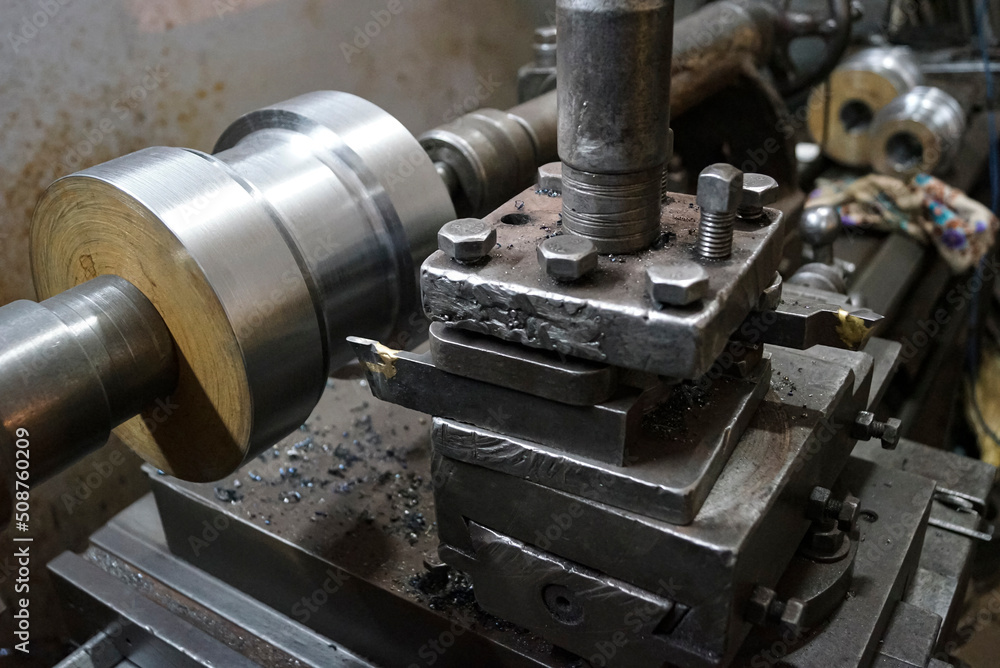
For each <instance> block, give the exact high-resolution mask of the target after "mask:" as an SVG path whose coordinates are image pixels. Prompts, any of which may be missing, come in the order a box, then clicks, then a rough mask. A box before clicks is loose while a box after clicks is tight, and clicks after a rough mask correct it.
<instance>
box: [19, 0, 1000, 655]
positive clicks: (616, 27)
mask: <svg viewBox="0 0 1000 668" xmlns="http://www.w3.org/2000/svg"><path fill="white" fill-rule="evenodd" d="M850 4H851V3H849V2H835V1H831V2H830V3H829V5H830V14H829V16H819V17H816V16H806V15H799V14H791V13H788V12H781V11H779V10H777V9H775V8H774V7H773V6H772V5H770V4H769V3H760V2H729V1H723V2H717V3H713V4H711V5H709V6H708V7H706V8H705V9H703V10H701V11H700V12H698V13H696V14H694V15H692V16H691V17H688V18H686V19H685V20H684V21H682V22H680V23H678V24H677V25H676V26H675V25H674V16H673V12H674V6H673V5H674V3H673V0H558V2H557V12H556V14H557V26H556V29H555V30H548V31H541V32H540V33H539V37H538V43H537V46H536V48H537V50H538V53H539V58H538V61H537V62H536V63H533V64H532V65H531V66H529V67H528V68H526V69H525V70H524V71H522V80H521V84H522V93H523V94H524V98H525V101H524V102H523V103H522V104H520V105H519V106H517V107H515V108H513V109H510V110H508V111H499V110H495V109H482V110H479V111H476V112H473V113H471V114H469V115H467V116H465V117H462V118H460V119H459V120H457V121H455V122H454V123H451V124H449V125H446V126H442V127H441V128H438V129H436V130H432V131H430V132H428V133H426V134H425V135H423V136H421V137H420V138H419V139H417V138H414V137H413V136H412V135H411V134H410V133H409V132H408V131H407V130H406V129H405V128H404V127H403V126H402V125H401V124H400V123H398V122H397V121H396V120H395V119H393V118H392V117H391V116H390V115H389V114H387V113H386V112H384V111H382V110H380V109H379V108H377V107H375V106H374V105H372V104H370V103H368V102H366V101H365V100H363V99H360V98H358V97H355V96H353V95H349V94H345V93H334V92H315V93H309V94H306V95H302V96H299V97H296V98H293V99H291V100H288V101H286V102H283V103H279V104H276V105H274V106H272V107H268V108H265V109H261V110H259V111H255V112H253V113H250V114H247V115H246V116H244V117H243V118H241V119H239V120H238V121H236V122H235V123H234V124H233V125H231V126H230V127H229V129H228V130H226V131H225V133H224V134H223V135H222V137H221V138H220V139H219V141H218V143H217V145H216V147H215V150H214V151H213V153H211V154H207V153H202V152H198V151H194V150H187V149H182V148H149V149H145V150H141V151H138V152H136V153H132V154H130V155H126V156H124V157H121V158H118V159H115V160H112V161H110V162H107V163H105V164H101V165H97V166H95V167H91V168H89V169H85V170H84V171H82V172H79V173H76V174H73V175H71V176H68V177H65V178H62V179H60V180H58V181H56V182H55V183H54V184H52V186H51V187H50V188H49V189H48V190H47V192H46V193H45V195H44V197H43V198H42V200H41V202H40V203H39V204H38V207H37V209H36V211H35V214H34V219H33V224H32V229H31V254H32V258H31V262H32V270H33V274H34V279H35V283H36V286H37V290H38V294H39V298H40V301H39V302H38V303H34V302H15V303H13V304H10V305H8V306H5V307H3V308H2V309H0V418H2V423H3V429H2V430H0V439H2V441H0V446H2V447H0V457H2V463H0V471H2V472H3V476H4V486H3V490H2V491H3V496H2V497H0V498H2V499H3V504H4V507H3V508H2V509H0V510H2V515H3V517H4V519H5V520H7V519H8V518H10V517H14V518H16V516H17V506H18V502H19V499H20V498H21V497H20V496H18V490H19V488H18V486H17V484H18V482H19V481H22V482H24V481H27V480H30V482H31V483H32V484H34V483H38V482H40V481H41V480H43V479H45V478H47V477H49V476H51V475H53V474H54V473H55V472H57V471H59V470H60V469H62V468H63V467H65V466H66V465H67V464H68V463H69V462H71V461H74V460H76V459H78V458H79V457H81V456H83V455H84V454H86V453H89V452H91V451H93V450H94V449H96V448H99V447H101V446H102V445H103V444H104V443H105V442H106V441H107V439H108V438H109V434H110V432H111V431H112V430H114V431H115V433H116V434H117V435H118V436H119V437H120V438H121V439H122V440H123V441H124V442H125V443H126V444H127V445H129V446H130V447H131V448H133V449H134V450H135V451H136V452H137V453H138V454H139V455H141V456H142V457H143V458H144V459H145V460H146V461H147V462H148V463H149V467H148V472H149V474H150V476H151V479H152V482H153V488H154V495H155V501H154V499H153V498H145V499H143V500H140V501H139V502H137V503H136V504H134V505H133V506H131V507H130V508H129V509H127V510H126V511H125V512H124V513H122V514H121V515H119V516H117V517H116V518H115V519H113V520H112V521H111V522H110V523H108V524H107V525H106V526H105V527H104V528H103V529H101V530H100V531H98V532H97V533H96V534H94V535H93V537H92V538H91V544H90V547H89V548H88V550H87V551H86V552H85V553H83V554H73V553H69V552H67V553H65V554H63V555H62V556H60V557H59V558H57V559H56V560H55V561H53V562H52V563H51V564H50V565H49V569H50V571H51V572H52V573H53V575H54V576H55V578H56V579H57V581H58V582H59V583H60V585H61V588H62V591H63V595H64V597H65V600H66V602H67V605H68V606H69V609H70V610H72V611H74V614H73V615H72V618H73V625H74V627H75V633H76V635H77V637H78V640H79V642H80V643H82V647H81V649H80V650H78V651H77V653H76V654H75V655H74V657H75V658H73V657H71V659H67V662H69V661H90V662H91V663H90V664H89V665H95V666H105V665H108V666H110V665H138V666H159V665H215V666H243V665H247V666H249V665H267V666H303V665H308V666H331V665H344V666H354V665H386V666H395V665H401V666H402V665H405V666H410V665H416V666H430V665H454V666H472V665H477V666H478V665H544V666H582V665H591V666H652V665H664V666H698V667H706V668H707V667H710V666H744V665H747V666H762V665H780V666H800V667H814V668H818V667H823V668H827V667H833V666H844V667H847V666H914V667H917V666H919V667H921V668H929V667H932V666H933V667H935V668H941V667H943V666H946V665H949V663H948V660H947V656H948V647H947V642H948V639H949V634H950V633H951V631H952V630H953V629H954V627H955V623H956V618H957V614H958V610H959V606H960V604H961V601H962V598H963V596H964V593H965V587H966V585H967V582H968V570H969V564H970V561H971V557H972V553H973V547H974V545H975V543H976V542H977V541H982V540H989V539H990V536H989V535H988V534H986V533H984V526H983V520H984V515H985V514H986V505H987V496H988V494H989V491H990V488H991V486H992V482H993V477H994V471H993V469H992V467H989V466H987V465H985V464H982V463H979V462H976V461H974V460H971V459H964V458H961V457H958V456H956V455H953V454H949V453H947V452H944V451H941V450H936V449H932V448H929V447H926V446H924V445H920V444H917V443H914V442H911V441H907V440H905V439H901V438H900V433H899V431H900V425H899V421H898V420H894V419H885V418H886V416H884V415H882V414H881V413H880V402H881V400H882V398H883V396H884V393H885V391H886V388H887V387H888V385H889V383H890V382H891V380H892V377H893V374H894V372H895V369H896V365H897V362H898V359H899V356H900V348H901V346H900V345H899V344H898V343H895V342H892V341H889V340H886V339H883V338H879V336H878V334H879V328H880V327H882V326H884V324H885V322H884V319H883V317H882V315H880V314H878V313H876V312H874V311H873V310H871V309H869V308H865V307H864V304H862V303H859V302H858V301H857V300H852V298H850V297H848V295H847V291H846V290H844V289H843V288H841V289H839V290H838V288H837V285H836V281H832V283H831V280H829V276H830V275H831V274H830V272H834V273H836V271H837V265H836V263H835V262H834V261H833V258H832V255H829V254H828V251H829V249H830V242H831V239H832V238H833V237H836V236H837V235H838V233H839V229H840V226H839V221H838V220H836V219H835V215H836V214H835V212H833V211H832V210H829V209H820V210H809V211H807V212H806V213H805V214H803V202H804V196H803V194H802V193H801V191H800V190H799V188H798V186H797V184H796V181H795V171H794V162H793V160H792V159H791V155H790V148H789V145H788V144H787V143H781V144H780V145H779V144H778V143H776V144H775V146H776V147H777V148H776V149H775V150H773V151H772V150H771V149H770V148H768V149H767V152H768V153H769V154H770V155H769V159H768V160H765V161H762V162H761V163H760V164H757V165H750V166H751V167H753V169H750V170H747V169H746V167H747V165H744V164H742V163H743V161H742V160H735V159H734V160H732V162H733V163H735V164H728V163H726V162H718V161H717V160H711V159H710V158H711V156H710V155H709V154H710V152H709V151H705V153H706V155H705V156H704V159H702V163H704V164H699V163H698V162H697V161H694V160H690V159H688V158H689V157H690V156H691V155H693V154H694V153H695V152H696V151H695V149H694V148H691V149H689V150H688V151H687V152H686V153H685V158H686V160H687V162H686V163H685V169H687V170H688V171H689V172H691V173H690V180H691V182H693V183H696V188H695V192H693V193H692V194H684V193H683V192H675V191H674V190H675V187H674V186H676V185H677V184H678V183H680V180H679V178H678V173H679V171H680V169H679V168H678V165H677V162H676V160H672V157H673V155H674V146H675V145H676V146H678V147H682V146H684V147H688V146H690V145H691V144H693V143H696V142H694V141H693V136H694V135H693V134H691V135H688V136H685V135H684V130H683V128H684V127H686V126H687V125H690V124H691V123H692V121H691V120H690V114H688V120H686V121H684V120H683V116H684V113H685V112H690V110H691V109H693V108H702V109H704V107H699V105H704V104H705V103H706V101H707V100H709V99H710V98H711V97H712V96H713V95H715V94H716V93H718V92H719V91H721V90H724V89H729V90H731V89H732V87H734V86H735V87H737V88H738V89H739V90H741V91H742V92H741V93H740V95H739V96H737V97H735V98H733V97H730V98H729V99H730V100H733V99H735V100H736V103H737V104H739V105H745V106H744V111H745V113H747V114H750V118H751V119H752V120H754V119H757V120H759V119H765V121H766V119H771V118H775V119H777V118H779V117H780V115H781V113H782V108H783V104H782V102H781V99H780V97H779V96H778V94H777V93H776V92H775V87H777V88H778V89H780V90H781V91H782V92H784V93H790V92H795V91H796V90H802V89H803V88H804V87H805V86H806V84H807V83H808V82H809V81H815V80H816V78H817V77H820V78H821V77H822V76H824V75H825V74H826V73H828V72H829V71H830V69H832V67H833V66H834V65H835V64H836V62H837V61H838V60H839V58H840V56H841V55H842V53H843V50H844V47H845V46H846V43H847V35H848V33H849V29H850V24H851V7H850ZM804 35H819V36H821V37H822V38H823V39H825V40H826V41H827V43H828V50H829V53H828V56H827V58H826V59H825V60H824V62H822V63H820V64H819V65H818V66H817V70H816V71H814V72H812V73H811V75H809V76H808V77H806V76H804V75H803V74H802V73H801V72H796V71H795V69H794V67H792V66H790V65H789V63H790V61H789V59H788V57H787V56H788V45H789V43H790V42H791V41H793V40H794V39H796V38H799V37H802V36H804ZM767 63H771V64H772V65H773V70H774V71H775V72H776V73H777V74H776V76H775V77H774V78H773V79H771V80H770V83H769V82H768V80H765V79H764V78H762V77H761V75H760V74H759V72H758V68H759V67H761V66H764V65H766V64H767ZM672 113H673V114H674V115H675V116H677V117H678V118H680V119H682V121H679V122H677V123H675V124H674V129H673V130H671V114H672ZM763 124H764V125H766V122H765V123H763ZM772 127H773V126H772ZM692 132H693V131H692ZM717 133H718V135H720V136H729V135H735V134H738V133H737V132H736V130H735V129H733V128H728V129H727V128H723V127H720V128H719V129H718V130H717ZM727 133H728V134H727ZM727 141H728V140H727ZM732 141H734V142H738V141H743V142H749V143H750V145H751V146H752V143H753V142H754V141H755V140H754V139H753V138H748V137H746V136H745V135H744V136H742V137H733V138H732ZM705 146H707V145H705ZM703 147H704V146H703ZM735 154H736V155H739V154H740V153H739V151H735ZM831 234H832V237H831ZM803 241H804V242H805V243H806V245H807V246H810V247H811V248H812V249H813V251H814V252H813V257H812V261H811V262H810V263H808V264H806V265H805V266H802V265H803V262H802V259H801V254H800V248H801V245H802V242H803ZM789 248H791V250H789ZM789 258H792V263H791V265H789ZM783 261H784V264H783ZM779 269H780V270H781V271H782V272H783V273H779ZM783 276H784V277H783ZM824 277H826V278H824ZM841 278H843V277H842V276H841ZM425 316H426V318H425ZM428 320H429V321H430V323H431V324H430V326H429V328H428ZM425 340H426V341H428V342H429V344H428V345H422V344H423V343H424V341H425ZM352 361H353V362H356V363H359V364H360V366H356V367H355V368H356V369H360V370H361V372H363V377H362V376H358V375H355V376H354V377H351V376H350V374H346V375H345V374H344V373H343V372H338V370H339V369H342V367H344V365H345V364H349V363H351V362H352ZM331 375H332V376H334V377H332V378H331ZM369 392H370V394H371V395H373V397H374V398H373V397H372V396H369ZM317 405H318V407H317ZM880 417H881V418H882V419H879V418H880ZM29 449H30V473H28V472H25V473H24V474H22V473H21V472H22V471H26V470H27V469H26V468H25V467H23V466H22V465H20V464H19V463H18V462H19V461H21V460H22V459H23V458H22V456H21V455H20V454H19V453H20V452H21V451H22V450H29ZM67 665H71V664H70V663H67ZM73 665H88V664H83V663H80V664H73Z"/></svg>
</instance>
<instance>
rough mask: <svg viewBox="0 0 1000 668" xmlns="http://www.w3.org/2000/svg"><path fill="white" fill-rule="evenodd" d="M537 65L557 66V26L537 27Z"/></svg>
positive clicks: (535, 45)
mask: <svg viewBox="0 0 1000 668" xmlns="http://www.w3.org/2000/svg"><path fill="white" fill-rule="evenodd" d="M534 47H535V67H555V66H556V27H555V26H544V27H541V28H535V44H534Z"/></svg>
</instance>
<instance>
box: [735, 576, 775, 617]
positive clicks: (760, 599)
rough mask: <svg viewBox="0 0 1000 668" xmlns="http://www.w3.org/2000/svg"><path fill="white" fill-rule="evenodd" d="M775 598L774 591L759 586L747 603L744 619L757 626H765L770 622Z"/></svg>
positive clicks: (755, 588)
mask: <svg viewBox="0 0 1000 668" xmlns="http://www.w3.org/2000/svg"><path fill="white" fill-rule="evenodd" d="M775 597H776V594H775V593H774V590H773V589H771V588H769V587H762V586H760V585H757V586H756V587H754V589H753V592H752V593H751V594H750V599H749V600H748V601H747V606H746V610H745V611H744V613H743V618H744V619H745V620H746V621H747V622H749V623H750V624H753V625H755V626H764V625H765V624H767V622H768V621H769V620H770V616H771V606H772V605H773V604H774V600H775Z"/></svg>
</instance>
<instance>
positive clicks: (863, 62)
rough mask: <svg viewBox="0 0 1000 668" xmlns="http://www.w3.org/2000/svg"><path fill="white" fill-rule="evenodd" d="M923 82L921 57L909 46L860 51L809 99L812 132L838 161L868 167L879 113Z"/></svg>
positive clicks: (853, 165)
mask: <svg viewBox="0 0 1000 668" xmlns="http://www.w3.org/2000/svg"><path fill="white" fill-rule="evenodd" d="M922 81H923V74H922V73H921V71H920V67H919V64H918V62H917V59H916V56H915V55H914V54H913V52H912V51H911V50H910V49H909V48H907V47H876V48H872V49H865V50H863V51H859V52H858V53H856V54H854V55H853V56H851V57H850V58H847V59H846V60H844V62H843V63H841V64H840V65H839V66H838V67H837V69H836V70H834V71H833V73H832V74H831V75H830V78H829V80H828V81H827V83H825V84H823V85H821V86H818V87H817V88H816V89H815V90H814V91H813V93H812V95H811V96H810V97H809V102H808V105H809V106H808V114H809V115H808V123H809V131H810V132H811V133H812V136H813V139H814V140H815V141H816V143H817V144H819V145H820V146H821V147H822V149H823V152H824V153H826V154H827V155H828V156H830V157H831V158H833V159H834V160H836V161H837V162H839V163H841V164H843V165H847V166H851V167H865V166H868V165H870V164H871V157H870V156H871V131H872V128H873V123H874V121H875V116H876V114H878V112H879V111H880V110H882V109H883V108H884V107H886V106H887V105H888V104H889V103H890V102H892V101H893V100H895V99H896V98H897V97H899V96H900V95H905V94H906V93H908V92H909V91H911V90H913V89H914V88H915V87H916V86H919V85H920V84H921V83H922Z"/></svg>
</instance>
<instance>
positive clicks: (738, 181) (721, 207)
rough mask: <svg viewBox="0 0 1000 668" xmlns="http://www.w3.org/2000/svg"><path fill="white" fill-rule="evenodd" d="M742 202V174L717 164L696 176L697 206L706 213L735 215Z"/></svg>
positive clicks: (730, 167) (729, 166) (734, 169)
mask: <svg viewBox="0 0 1000 668" xmlns="http://www.w3.org/2000/svg"><path fill="white" fill-rule="evenodd" d="M742 200H743V172H741V171H740V170H738V169H736V168H735V167H733V166H732V165H727V164H726V163H718V164H715V165H711V166H709V167H706V168H705V170H704V171H702V173H701V174H700V175H699V176H698V206H699V207H701V209H702V211H705V212H708V213H721V214H735V213H736V210H737V209H738V208H739V206H740V202H741V201H742Z"/></svg>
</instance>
